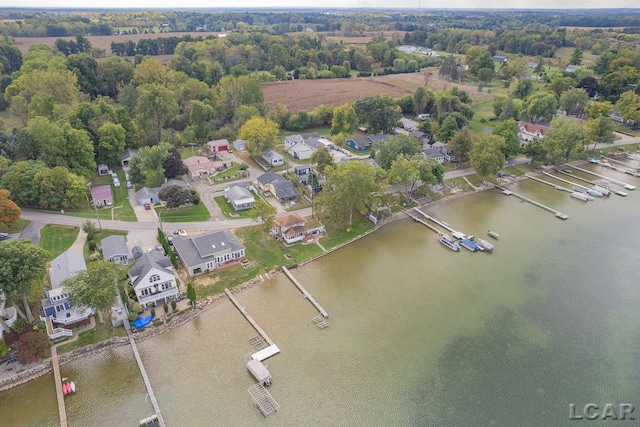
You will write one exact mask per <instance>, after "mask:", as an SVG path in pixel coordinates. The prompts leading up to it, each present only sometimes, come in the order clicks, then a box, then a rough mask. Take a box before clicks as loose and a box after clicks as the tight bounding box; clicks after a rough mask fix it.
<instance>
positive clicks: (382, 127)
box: [354, 94, 400, 134]
mask: <svg viewBox="0 0 640 427" xmlns="http://www.w3.org/2000/svg"><path fill="white" fill-rule="evenodd" d="M354 110H355V112H356V114H357V115H358V119H359V120H360V122H361V123H367V124H368V125H369V131H370V132H371V133H375V134H378V133H391V131H393V129H394V128H395V127H396V125H397V124H398V120H400V107H398V105H396V103H395V102H394V100H393V99H391V98H389V97H388V96H387V95H384V94H383V95H376V96H372V97H369V98H364V99H361V100H358V101H356V102H355V104H354Z"/></svg>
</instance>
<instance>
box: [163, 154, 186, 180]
mask: <svg viewBox="0 0 640 427" xmlns="http://www.w3.org/2000/svg"><path fill="white" fill-rule="evenodd" d="M184 171H185V167H184V163H183V162H182V157H181V156H180V153H179V152H178V150H177V149H176V148H175V147H173V148H172V149H171V153H170V154H169V157H167V158H166V159H165V161H164V176H165V178H168V179H172V178H175V177H176V176H178V175H182V174H183V173H184Z"/></svg>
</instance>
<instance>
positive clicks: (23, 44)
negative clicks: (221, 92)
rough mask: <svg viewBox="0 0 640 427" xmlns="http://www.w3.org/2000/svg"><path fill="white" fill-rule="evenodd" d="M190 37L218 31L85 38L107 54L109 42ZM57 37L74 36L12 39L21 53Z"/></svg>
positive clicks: (72, 38)
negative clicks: (33, 45)
mask: <svg viewBox="0 0 640 427" xmlns="http://www.w3.org/2000/svg"><path fill="white" fill-rule="evenodd" d="M187 34H188V35H190V36H191V37H194V38H195V37H202V38H206V37H208V36H217V35H218V33H212V32H191V33H154V34H129V35H110V36H88V37H87V38H88V39H89V41H90V42H91V44H92V45H93V46H94V47H98V48H100V49H104V50H105V51H106V52H107V55H111V42H116V43H121V42H126V41H127V40H131V41H134V42H136V43H138V42H139V41H140V40H142V39H160V38H166V37H182V36H185V35H187ZM58 38H61V39H63V40H75V37H15V38H14V41H15V44H16V46H17V47H18V49H20V52H22V53H23V54H25V53H27V52H28V51H29V46H31V45H32V44H44V45H47V46H49V47H53V46H54V45H55V42H56V40H57V39H58Z"/></svg>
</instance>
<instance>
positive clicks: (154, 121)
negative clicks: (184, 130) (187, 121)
mask: <svg viewBox="0 0 640 427" xmlns="http://www.w3.org/2000/svg"><path fill="white" fill-rule="evenodd" d="M136 111H137V113H138V119H139V120H141V121H142V123H143V124H148V126H147V128H148V130H149V133H150V135H154V136H155V137H156V138H157V139H156V140H157V141H161V140H162V128H163V127H164V126H165V125H166V124H167V123H168V122H169V121H170V120H172V119H173V118H174V117H175V116H176V114H177V113H178V103H177V102H176V99H175V96H174V95H173V92H171V91H170V90H169V89H167V88H166V87H164V86H160V85H158V84H155V83H146V84H143V85H140V86H138V105H137V107H136Z"/></svg>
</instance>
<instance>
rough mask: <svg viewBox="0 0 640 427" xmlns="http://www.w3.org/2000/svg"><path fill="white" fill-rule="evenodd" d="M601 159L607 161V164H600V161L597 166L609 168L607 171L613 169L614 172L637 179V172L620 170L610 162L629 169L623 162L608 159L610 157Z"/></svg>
mask: <svg viewBox="0 0 640 427" xmlns="http://www.w3.org/2000/svg"><path fill="white" fill-rule="evenodd" d="M601 157H602V158H603V159H606V160H607V162H602V161H601V162H600V163H598V164H599V165H601V166H604V167H607V168H609V169H613V170H614V171H617V172H620V173H626V174H628V175H631V176H635V177H637V176H638V171H637V170H634V169H626V168H621V167H619V166H616V165H614V164H611V162H615V163H619V164H621V165H623V166H626V167H629V165H628V164H626V163H623V162H621V161H619V160H615V159H612V158H610V157H605V156H601Z"/></svg>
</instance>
